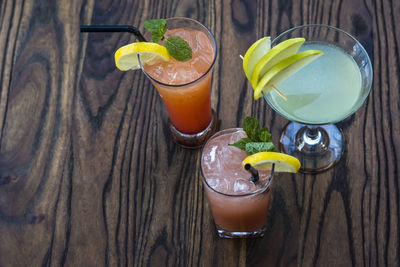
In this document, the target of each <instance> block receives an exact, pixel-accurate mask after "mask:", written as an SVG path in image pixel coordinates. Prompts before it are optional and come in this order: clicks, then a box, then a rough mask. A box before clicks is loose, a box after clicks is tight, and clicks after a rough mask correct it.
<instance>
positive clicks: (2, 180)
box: [0, 175, 11, 185]
mask: <svg viewBox="0 0 400 267" xmlns="http://www.w3.org/2000/svg"><path fill="white" fill-rule="evenodd" d="M10 181H11V176H10V175H5V176H0V185H5V184H9V183H10Z"/></svg>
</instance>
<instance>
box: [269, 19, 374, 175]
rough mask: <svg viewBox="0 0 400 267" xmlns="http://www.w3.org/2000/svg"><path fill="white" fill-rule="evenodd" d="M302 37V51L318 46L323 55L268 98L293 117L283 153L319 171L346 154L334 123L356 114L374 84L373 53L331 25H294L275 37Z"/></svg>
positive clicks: (282, 143)
mask: <svg viewBox="0 0 400 267" xmlns="http://www.w3.org/2000/svg"><path fill="white" fill-rule="evenodd" d="M296 37H303V38H305V39H306V42H305V43H304V44H303V45H302V47H301V48H300V49H299V52H300V51H304V50H310V49H317V50H321V51H323V52H324V54H323V55H322V56H320V57H319V58H317V59H316V60H314V61H313V62H311V63H310V64H309V65H307V66H306V67H304V68H302V69H300V70H299V71H298V72H296V73H295V74H293V75H292V76H290V77H288V78H287V79H286V80H285V81H283V82H281V83H280V84H278V85H276V87H277V88H278V89H279V90H280V91H281V92H282V93H283V94H285V95H286V97H287V98H288V99H287V101H285V100H284V99H283V98H282V97H280V96H279V95H278V94H277V93H276V92H274V91H271V92H270V93H268V94H264V98H265V99H266V101H267V102H268V104H269V105H270V106H271V108H272V109H274V110H275V111H276V112H278V113H279V114H280V115H281V116H283V117H285V118H286V119H288V120H290V122H289V123H288V124H287V125H286V126H285V127H284V129H283V131H282V134H281V137H280V148H281V150H282V152H284V153H287V154H290V155H292V156H295V157H296V158H298V159H299V160H300V162H301V166H302V167H301V169H300V171H301V172H303V173H318V172H322V171H325V170H327V169H329V168H331V167H332V166H334V165H335V164H336V163H337V162H338V161H339V160H340V158H341V156H342V154H343V149H344V148H343V143H344V140H343V134H342V132H341V130H340V129H339V128H337V127H336V126H335V125H334V123H336V122H339V121H341V120H344V119H345V118H347V117H349V116H351V115H352V114H353V113H354V112H356V111H357V110H358V109H359V108H360V107H361V105H362V104H363V103H364V101H365V99H366V98H367V96H368V94H369V92H370V90H371V85H372V65H371V61H370V59H369V57H368V53H367V52H366V51H365V49H364V48H363V47H362V45H361V44H360V43H359V42H358V41H357V40H356V39H355V38H354V37H353V36H351V35H350V34H348V33H347V32H345V31H343V30H340V29H338V28H335V27H332V26H328V25H320V24H313V25H303V26H299V27H295V28H292V29H289V30H287V31H285V32H283V33H282V34H280V35H279V36H278V37H276V38H275V39H274V40H273V41H272V46H275V45H277V44H278V43H280V42H282V41H285V40H286V39H290V38H296Z"/></svg>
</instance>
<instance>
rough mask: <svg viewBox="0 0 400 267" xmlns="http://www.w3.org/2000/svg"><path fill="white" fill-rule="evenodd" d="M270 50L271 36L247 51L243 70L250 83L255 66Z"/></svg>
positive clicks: (259, 41)
mask: <svg viewBox="0 0 400 267" xmlns="http://www.w3.org/2000/svg"><path fill="white" fill-rule="evenodd" d="M270 49H271V38H270V37H269V36H267V37H264V38H261V39H259V40H258V41H256V42H255V43H254V44H252V45H251V46H250V48H249V49H247V51H246V54H245V55H244V58H243V70H244V73H245V74H246V77H247V79H248V80H249V81H250V78H251V76H252V74H253V69H254V66H255V65H256V64H257V62H258V61H259V60H260V59H261V58H262V57H263V56H264V55H265V54H266V53H267V52H268V51H269V50H270Z"/></svg>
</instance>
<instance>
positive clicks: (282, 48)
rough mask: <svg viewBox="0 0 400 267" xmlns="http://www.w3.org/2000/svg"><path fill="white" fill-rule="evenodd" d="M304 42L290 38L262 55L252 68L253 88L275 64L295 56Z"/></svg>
mask: <svg viewBox="0 0 400 267" xmlns="http://www.w3.org/2000/svg"><path fill="white" fill-rule="evenodd" d="M305 40H306V39H304V38H291V39H288V40H285V41H283V42H281V43H279V44H277V45H276V46H274V47H273V48H272V49H271V50H269V51H268V53H266V54H265V55H263V56H262V58H261V59H260V60H259V61H258V62H257V64H256V65H255V66H254V69H253V73H252V75H251V80H250V83H251V85H252V86H253V88H256V86H257V83H258V81H259V79H260V77H262V76H263V75H264V74H265V73H266V72H267V71H268V70H269V69H270V68H271V67H273V66H274V65H275V64H276V63H278V62H280V61H281V60H284V59H285V58H288V57H290V56H292V55H294V54H296V53H297V50H299V48H300V46H301V45H302V44H303V43H304V42H305Z"/></svg>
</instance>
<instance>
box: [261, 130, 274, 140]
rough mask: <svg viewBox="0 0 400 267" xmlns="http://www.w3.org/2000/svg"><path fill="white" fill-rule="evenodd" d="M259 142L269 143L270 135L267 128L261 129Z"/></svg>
mask: <svg viewBox="0 0 400 267" xmlns="http://www.w3.org/2000/svg"><path fill="white" fill-rule="evenodd" d="M260 140H261V141H262V142H271V133H270V132H269V130H268V128H266V127H265V128H262V129H261V131H260Z"/></svg>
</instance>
